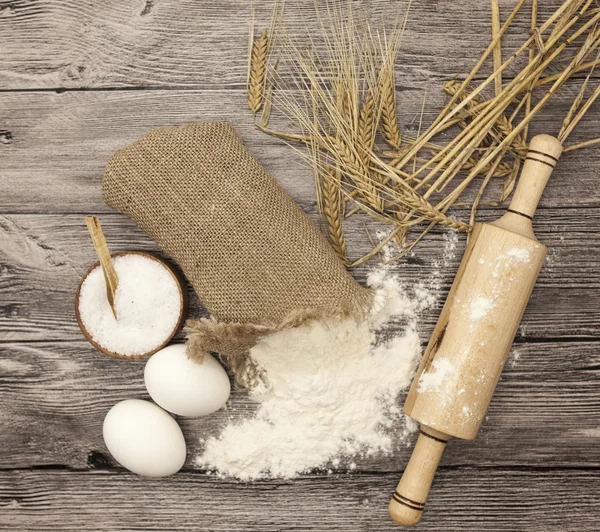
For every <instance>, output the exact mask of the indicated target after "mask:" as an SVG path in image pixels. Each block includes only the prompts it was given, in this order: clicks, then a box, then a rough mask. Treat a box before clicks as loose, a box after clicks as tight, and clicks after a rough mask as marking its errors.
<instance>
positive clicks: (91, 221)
mask: <svg viewBox="0 0 600 532" xmlns="http://www.w3.org/2000/svg"><path fill="white" fill-rule="evenodd" d="M85 223H86V224H87V228H88V230H89V232H90V235H92V241H93V242H94V248H96V253H97V254H98V259H99V260H100V265H101V266H102V272H103V273H104V281H105V282H106V298H107V299H108V302H109V304H110V308H111V309H112V311H113V315H114V316H115V319H117V312H116V310H115V293H116V292H117V287H118V286H119V277H118V276H117V272H116V270H115V266H114V264H113V262H112V259H111V257H110V251H108V245H107V244H106V238H105V237H104V233H103V232H102V227H100V220H98V218H97V217H96V216H86V217H85Z"/></svg>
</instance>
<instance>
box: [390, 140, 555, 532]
mask: <svg viewBox="0 0 600 532" xmlns="http://www.w3.org/2000/svg"><path fill="white" fill-rule="evenodd" d="M561 152H562V145H561V143H560V142H559V141H558V140H557V139H555V138H554V137H551V136H549V135H538V136H537V137H534V138H533V139H532V140H531V143H530V146H529V151H528V153H527V157H526V159H525V164H524V165H523V171H522V172H521V179H520V181H519V184H518V186H517V190H516V191H515V194H514V196H513V199H512V201H511V203H510V206H509V208H508V210H507V212H506V214H504V216H502V217H501V218H500V219H499V220H497V221H495V222H493V223H489V224H483V223H477V224H475V227H474V228H473V233H472V237H471V240H470V242H469V245H468V246H467V249H466V251H465V255H464V257H463V260H462V263H461V265H460V268H459V270H458V273H457V275H456V279H455V280H454V283H453V285H452V288H451V290H450V293H449V294H448V299H447V300H446V304H445V305H444V308H443V310H442V313H441V315H440V318H439V320H438V323H437V325H436V327H435V329H434V331H433V335H432V337H431V340H430V341H429V344H428V346H427V349H426V351H425V354H424V356H423V360H422V361H421V364H420V366H419V369H418V370H417V374H416V376H415V379H414V381H413V383H412V387H411V389H410V392H409V394H408V397H407V398H406V403H405V404H404V412H405V413H406V414H407V415H408V416H410V417H411V418H413V419H414V420H416V421H418V422H419V423H420V425H421V433H420V435H419V438H418V440H417V444H416V446H415V449H414V451H413V454H412V456H411V458H410V461H409V463H408V465H407V467H406V469H405V471H404V474H403V475H402V478H401V480H400V482H399V484H398V487H397V488H396V492H395V493H394V495H393V497H392V500H391V501H390V505H389V512H390V515H391V517H392V519H394V521H396V522H397V523H399V524H401V525H404V526H411V525H414V524H416V523H418V522H419V521H420V519H421V515H422V513H423V509H424V507H425V502H426V501H427V495H428V493H429V488H430V487H431V483H432V482H433V477H434V475H435V472H436V470H437V467H438V464H439V462H440V459H441V457H442V454H443V452H444V449H445V448H446V444H447V443H448V440H449V439H450V438H462V439H464V440H472V439H474V438H475V436H476V435H477V432H478V430H479V426H480V425H481V422H482V421H483V419H484V417H485V413H486V411H487V408H488V405H489V403H490V399H491V398H492V394H493V393H494V390H495V388H496V384H497V383H498V379H499V377H500V373H501V371H502V367H503V366H504V363H505V362H506V358H507V356H508V353H509V351H510V347H511V345H512V343H513V340H514V337H515V334H516V332H517V328H518V326H519V322H520V321H521V317H522V316H523V312H524V311H525V306H526V305H527V301H528V300H529V297H530V296H531V291H532V290H533V286H534V284H535V281H536V279H537V276H538V273H539V271H540V268H541V266H542V263H543V262H544V258H545V256H546V247H545V246H543V245H542V244H540V243H539V242H538V241H537V240H536V238H535V235H534V234H533V230H532V227H531V221H532V220H533V215H534V214H535V210H536V208H537V204H538V202H539V200H540V197H541V195H542V192H543V190H544V187H545V186H546V183H547V182H548V178H549V177H550V174H551V173H552V170H553V169H554V165H555V164H556V162H557V161H558V158H559V157H560V154H561Z"/></svg>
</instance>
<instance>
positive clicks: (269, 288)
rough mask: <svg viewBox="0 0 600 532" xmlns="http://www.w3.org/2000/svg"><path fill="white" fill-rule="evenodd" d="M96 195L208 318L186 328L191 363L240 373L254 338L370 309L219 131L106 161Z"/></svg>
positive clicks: (200, 131) (324, 245)
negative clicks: (130, 223)
mask: <svg viewBox="0 0 600 532" xmlns="http://www.w3.org/2000/svg"><path fill="white" fill-rule="evenodd" d="M102 195H103V198H104V201H105V202H106V203H107V204H108V205H110V206H111V207H113V208H115V209H117V210H119V211H121V212H122V213H124V214H126V215H127V216H129V217H130V218H131V219H132V220H134V221H135V223H136V224H137V225H138V226H139V227H140V228H141V229H143V230H144V231H145V232H146V233H147V234H148V235H149V236H150V237H151V238H152V239H154V240H155V241H156V242H157V243H158V245H159V246H160V247H161V248H162V249H163V250H164V251H165V252H166V253H167V254H168V255H169V256H170V257H171V258H173V259H174V260H175V261H176V262H177V264H179V266H180V267H181V269H182V270H183V272H184V273H185V275H186V276H187V278H188V280H189V281H190V282H191V284H192V285H193V287H194V289H195V290H196V293H197V294H198V296H199V297H200V299H201V300H202V302H203V304H204V305H205V306H206V308H207V309H208V310H209V312H210V313H211V315H212V317H211V318H210V319H203V320H200V321H198V322H191V323H189V324H188V331H189V332H190V342H189V344H188V345H189V348H188V352H190V355H191V356H199V357H201V356H202V353H203V352H205V351H213V352H218V353H220V354H224V355H228V356H229V357H231V358H232V364H233V366H234V368H236V369H238V370H240V369H245V356H246V354H247V351H248V349H249V348H250V347H251V346H252V345H253V344H254V343H255V342H256V340H257V339H258V337H260V335H262V334H266V333H268V332H270V331H273V330H278V329H281V328H285V327H290V326H296V325H298V324H299V323H302V322H304V321H305V320H307V319H314V318H320V317H327V316H333V315H359V314H360V313H361V312H363V311H364V309H365V308H366V307H368V305H369V303H370V301H371V294H370V292H368V291H367V290H366V289H364V288H362V287H361V286H360V285H358V283H356V282H355V281H354V279H353V278H352V276H351V275H350V274H349V273H348V272H347V271H346V269H345V268H344V266H343V264H342V263H341V261H340V260H339V259H338V257H337V256H336V255H335V253H334V252H333V250H332V249H331V247H330V246H329V244H328V242H327V240H326V239H325V238H324V236H323V235H322V233H321V232H320V231H319V230H318V229H317V228H316V227H315V226H314V224H313V223H312V222H311V221H310V220H309V219H308V217H307V216H306V215H305V214H304V213H303V212H302V211H301V210H300V208H299V207H298V206H297V205H296V204H295V203H294V201H293V200H292V199H291V198H290V197H289V196H288V195H287V194H286V193H285V191H284V190H283V189H282V188H281V187H280V186H279V185H278V184H277V182H276V181H275V180H274V179H273V177H271V175H269V174H268V173H267V172H266V171H265V169H264V168H263V167H262V166H261V165H260V164H259V163H258V161H257V160H256V159H255V158H254V157H253V156H252V155H251V154H250V153H249V152H248V150H247V149H246V148H245V146H244V145H243V143H242V142H241V140H240V138H239V137H238V136H237V134H236V133H235V131H234V130H233V128H232V126H231V125H229V124H225V123H198V124H188V125H183V126H176V127H164V128H158V129H154V130H152V131H150V132H149V133H148V134H146V135H144V136H143V137H142V138H140V139H139V140H138V141H136V142H134V143H133V144H132V145H130V146H129V147H127V148H125V149H122V150H119V151H117V152H116V153H115V154H114V155H113V156H112V158H111V159H110V162H109V164H108V168H107V169H106V173H105V176H104V181H103V183H102ZM242 366H244V367H242Z"/></svg>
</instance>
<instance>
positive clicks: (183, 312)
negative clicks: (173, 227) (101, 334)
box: [75, 251, 188, 360]
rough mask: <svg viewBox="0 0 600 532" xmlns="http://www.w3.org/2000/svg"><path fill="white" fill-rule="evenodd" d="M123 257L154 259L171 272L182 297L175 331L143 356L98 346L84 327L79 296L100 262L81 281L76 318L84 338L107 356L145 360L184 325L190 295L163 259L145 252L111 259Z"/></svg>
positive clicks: (76, 303) (114, 254)
mask: <svg viewBox="0 0 600 532" xmlns="http://www.w3.org/2000/svg"><path fill="white" fill-rule="evenodd" d="M121 255H142V256H144V257H147V258H149V259H152V260H154V261H156V262H158V263H160V264H161V265H162V266H164V267H165V268H167V270H169V272H170V273H171V275H172V276H173V278H174V279H175V282H176V283H177V288H178V289H179V297H180V302H181V312H180V313H179V319H178V320H177V325H176V326H175V328H174V329H173V332H172V333H171V334H170V335H169V337H168V338H167V339H166V340H165V341H164V342H163V343H162V344H161V345H159V346H158V347H157V348H156V349H153V350H152V351H149V352H148V353H142V354H141V355H119V354H118V353H113V352H112V351H109V350H108V349H106V348H104V347H102V346H101V345H100V344H98V343H97V342H96V341H95V340H94V339H93V338H92V336H91V335H90V333H88V331H87V329H86V328H85V326H84V325H83V322H82V321H81V314H80V313H79V294H80V292H81V285H82V284H83V282H84V281H85V280H86V278H87V276H88V275H89V274H90V272H91V271H92V270H94V269H95V268H97V267H99V266H100V262H96V264H93V265H92V266H91V267H90V269H89V270H88V271H87V272H85V275H84V276H83V277H82V278H81V281H80V282H79V286H78V287H77V293H76V294H75V317H76V318H77V324H78V325H79V328H80V329H81V332H82V333H83V336H85V339H86V340H87V341H88V342H89V343H90V344H92V345H93V346H94V347H95V348H96V349H97V350H98V351H101V352H102V353H104V354H105V355H108V356H110V357H113V358H120V359H124V360H135V359H139V358H145V357H149V356H150V355H153V354H154V353H156V352H157V351H160V350H161V349H162V348H163V347H165V346H166V345H167V344H168V343H169V342H170V341H171V340H172V339H173V337H174V336H175V334H176V333H177V331H178V330H179V329H180V328H181V325H182V324H183V321H184V320H185V316H186V314H187V308H188V293H187V290H186V289H185V283H184V281H183V279H182V278H181V276H180V275H179V273H178V272H177V271H176V270H175V269H174V268H173V267H172V266H171V265H170V264H169V263H168V262H166V261H164V260H162V259H159V258H158V257H155V256H154V255H151V254H150V253H145V252H143V251H121V252H119V253H112V254H111V257H112V258H115V257H120V256H121Z"/></svg>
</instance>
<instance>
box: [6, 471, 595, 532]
mask: <svg viewBox="0 0 600 532" xmlns="http://www.w3.org/2000/svg"><path fill="white" fill-rule="evenodd" d="M396 480H397V478H396V476H395V475H394V474H386V475H373V474H364V475H330V476H307V477H302V478H300V479H297V480H294V481H279V482H256V483H252V484H242V483H238V482H233V481H227V480H221V479H217V478H214V477H207V476H205V475H198V474H194V473H184V472H181V473H179V474H178V475H176V476H174V477H170V478H167V479H160V480H153V479H143V478H140V477H136V476H135V475H131V474H120V473H118V472H103V471H98V472H97V471H91V472H83V471H82V472H68V471H55V470H43V471H3V472H0V505H1V506H0V508H1V511H2V516H3V519H2V520H0V529H1V530H11V531H14V530H19V531H20V532H25V531H31V532H42V531H46V530H47V531H55V530H61V531H64V532H67V531H77V532H80V531H84V530H93V531H97V532H115V531H123V530H152V531H165V532H166V531H169V532H171V531H189V530H202V531H211V532H217V531H223V532H225V531H226V532H236V531H237V532H250V531H256V532H280V531H292V530H294V531H324V530H327V531H331V530H337V531H341V532H348V531H362V532H367V531H377V532H384V531H390V532H394V531H396V532H397V531H398V530H401V529H399V528H398V527H397V525H395V524H394V523H392V521H391V520H390V518H389V516H388V515H387V509H386V508H387V499H388V497H389V494H390V493H391V492H392V491H393V489H394V486H395V484H396ZM596 488H597V475H596V474H595V473H594V472H586V471H577V470H570V471H554V470H548V471H531V470H518V469H499V470H480V469H477V468H475V469H472V468H460V469H451V470H443V469H442V470H440V472H439V476H438V478H437V479H436V482H435V483H434V485H433V488H432V497H431V501H430V502H429V508H428V511H427V512H426V513H425V515H424V517H423V521H422V523H421V524H420V525H419V528H418V530H419V531H431V532H434V531H435V532H438V531H439V530H452V532H463V531H464V532H467V531H468V532H472V531H477V532H484V531H490V532H491V531H495V532H497V531H498V530H511V531H516V530H519V531H522V530H527V531H529V532H547V531H548V530H560V531H561V532H581V531H582V530H597V503H598V500H597V491H596ZM458 494H460V500H462V501H467V502H464V503H458ZM501 527H502V528H501Z"/></svg>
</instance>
